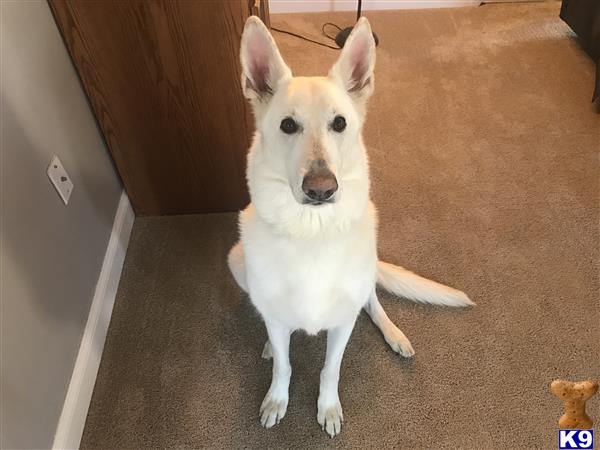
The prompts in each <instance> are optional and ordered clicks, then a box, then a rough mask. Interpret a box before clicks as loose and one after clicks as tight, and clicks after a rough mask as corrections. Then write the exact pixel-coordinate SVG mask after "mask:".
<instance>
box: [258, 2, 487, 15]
mask: <svg viewBox="0 0 600 450" xmlns="http://www.w3.org/2000/svg"><path fill="white" fill-rule="evenodd" d="M480 3H481V0H364V1H363V3H362V10H363V11H379V10H387V9H421V8H455V7H460V6H477V5H479V4H480ZM357 5H358V2H357V0H269V11H270V13H271V14H277V13H294V12H319V11H321V12H322V11H356V7H357Z"/></svg>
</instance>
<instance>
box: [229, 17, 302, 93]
mask: <svg viewBox="0 0 600 450" xmlns="http://www.w3.org/2000/svg"><path fill="white" fill-rule="evenodd" d="M240 60H241V62H242V90H243V91H244V96H245V97H246V98H247V99H249V100H251V101H252V102H253V103H254V102H255V101H260V102H265V101H268V100H269V99H270V98H271V96H272V95H273V93H274V92H275V91H276V90H277V86H278V85H279V83H281V81H283V80H286V79H289V78H291V76H292V72H291V70H290V68H289V67H288V66H286V64H285V62H283V58H282V57H281V55H280V54H279V50H278V49H277V45H276V44H275V40H274V39H273V37H272V36H271V33H269V30H267V27H266V26H265V25H264V24H263V23H262V22H261V20H260V19H259V18H258V17H256V16H251V17H249V18H248V20H246V25H245V26H244V32H243V34H242V44H241V50H240Z"/></svg>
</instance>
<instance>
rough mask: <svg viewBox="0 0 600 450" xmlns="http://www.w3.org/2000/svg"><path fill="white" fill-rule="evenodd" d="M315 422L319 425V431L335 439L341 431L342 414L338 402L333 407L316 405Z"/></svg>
mask: <svg viewBox="0 0 600 450" xmlns="http://www.w3.org/2000/svg"><path fill="white" fill-rule="evenodd" d="M317 422H319V425H321V430H323V431H325V432H326V433H327V434H328V435H329V436H330V437H332V438H333V437H335V436H337V435H338V434H340V432H341V431H342V423H343V422H344V414H343V413H342V405H341V404H340V402H339V400H338V401H336V402H335V403H334V404H333V405H322V404H321V402H319V404H318V409H317Z"/></svg>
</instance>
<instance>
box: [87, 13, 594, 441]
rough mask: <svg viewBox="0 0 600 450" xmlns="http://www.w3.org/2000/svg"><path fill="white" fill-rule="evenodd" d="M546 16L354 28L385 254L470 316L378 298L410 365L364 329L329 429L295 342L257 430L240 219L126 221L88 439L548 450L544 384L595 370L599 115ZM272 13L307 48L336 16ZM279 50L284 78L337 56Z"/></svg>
mask: <svg viewBox="0 0 600 450" xmlns="http://www.w3.org/2000/svg"><path fill="white" fill-rule="evenodd" d="M558 11H559V3H538V4H509V5H488V6H482V7H478V8H465V9H452V10H437V11H436V10H429V11H399V12H385V13H369V14H368V17H369V18H370V19H371V21H372V24H373V27H374V29H375V30H376V32H377V33H378V34H379V36H380V38H381V45H380V47H379V49H378V63H377V70H376V76H377V81H376V94H375V96H374V98H373V101H372V102H371V105H370V115H369V119H368V121H367V125H366V130H365V139H366V143H367V145H368V148H369V151H370V155H371V162H372V179H373V198H374V200H375V202H376V204H377V205H378V206H379V211H380V218H381V226H380V236H381V238H380V243H379V248H380V255H381V257H382V258H383V259H385V260H389V261H392V262H395V263H398V264H402V265H404V266H407V267H409V268H410V269H413V270H415V271H417V272H418V273H420V274H423V275H425V276H429V277H432V278H434V279H437V280H440V281H443V282H447V283H449V284H451V285H454V286H456V287H458V288H461V289H464V290H465V291H466V292H467V293H468V294H469V295H470V296H471V298H472V299H474V300H475V301H476V302H477V303H478V306H477V307H476V308H474V309H472V310H465V311H456V310H449V309H443V308H434V307H428V306H422V305H415V304H412V303H409V302H406V301H402V300H399V299H395V298H392V297H391V296H389V295H386V294H382V303H383V305H384V307H385V308H386V310H387V311H388V314H389V316H390V317H391V318H392V320H394V321H395V322H396V323H398V324H399V326H400V328H401V329H402V330H403V331H404V332H405V333H406V334H407V335H408V337H409V338H410V339H411V341H412V343H413V345H414V346H415V350H416V352H417V354H416V356H415V357H414V358H413V359H412V360H410V361H407V360H403V359H401V358H400V357H399V356H398V355H396V354H394V353H393V352H392V351H391V350H390V349H389V348H388V347H387V346H386V345H385V343H384V341H383V339H382V338H381V336H380V334H379V333H378V331H377V330H376V329H375V327H374V326H373V325H372V324H371V323H370V321H369V320H368V318H367V317H366V316H365V315H364V314H363V315H361V316H360V318H359V320H358V322H357V325H356V328H355V330H354V333H353V335H352V338H351V341H350V344H349V346H348V348H347V351H346V356H345V359H344V363H343V367H342V382H341V392H340V397H341V401H342V404H343V407H344V415H345V418H346V423H345V424H344V428H343V431H342V434H341V436H339V437H338V438H336V439H335V440H333V441H332V440H330V439H329V438H328V437H327V436H326V435H325V434H324V433H323V432H322V431H321V430H320V428H319V426H318V424H317V421H316V399H317V389H318V381H319V370H320V367H321V365H322V363H323V360H324V349H325V347H324V344H325V341H324V336H323V335H320V336H319V337H316V338H315V337H312V338H311V337H307V336H305V335H302V334H301V333H296V334H295V335H294V336H293V339H292V348H291V355H292V366H293V370H294V372H293V376H292V384H291V389H290V404H289V408H288V413H287V416H286V417H285V419H284V420H283V421H282V423H281V424H280V425H278V426H277V427H276V428H274V429H272V430H269V431H266V430H263V429H262V428H261V427H260V426H259V422H258V408H259V405H260V403H261V400H262V398H263V396H264V394H265V392H266V390H267V388H268V384H269V380H270V371H271V364H270V362H268V361H264V360H262V359H261V358H260V353H261V350H262V346H263V344H264V341H265V336H266V333H265V330H264V327H263V325H262V323H261V320H260V318H259V317H258V315H257V313H256V312H255V311H254V310H253V308H252V307H251V305H250V303H249V301H248V299H247V298H245V297H244V296H243V295H242V294H241V292H240V290H239V289H238V288H237V287H236V285H235V283H234V281H233V279H232V277H231V276H230V274H229V272H228V271H227V269H226V254H227V251H228V250H229V248H230V246H231V245H232V244H233V243H234V241H235V240H236V223H235V222H236V219H235V215H234V214H224V215H206V216H185V217H156V218H138V219H137V220H136V223H135V227H134V230H133V235H132V239H131V243H130V248H129V252H128V254H127V260H126V264H125V269H124V272H123V277H122V280H121V285H120V288H119V293H118V298H117V302H116V305H115V309H114V314H113V319H112V323H111V326H110V331H109V335H108V339H107V342H106V348H105V351H104V355H103V359H102V365H101V368H100V372H99V375H98V381H97V383H96V388H95V391H94V396H93V401H92V404H91V407H90V410H89V415H88V419H87V425H86V429H85V433H84V437H83V442H82V447H83V448H103V449H106V448H150V447H157V448H158V447H160V448H174V447H178V448H181V447H186V448H191V447H196V448H198V447H209V448H254V449H265V448H274V447H280V448H302V449H305V448H320V447H325V446H332V447H340V448H427V449H433V448H469V449H475V448H477V449H501V448H502V449H503V448H525V447H527V448H556V447H557V443H556V428H557V426H556V424H557V419H558V417H559V415H560V413H561V408H562V407H561V404H560V403H559V401H558V400H557V399H556V398H554V397H552V396H551V394H550V393H549V391H548V383H549V382H550V381H551V380H553V379H554V378H557V377H561V378H567V379H585V378H594V379H598V378H600V356H599V347H598V343H599V342H600V334H599V323H600V305H599V303H598V302H599V283H598V268H599V267H598V261H599V258H598V257H599V255H598V252H599V250H598V244H599V242H598V237H599V229H598V224H599V217H598V211H599V207H598V206H599V205H598V199H599V186H598V183H599V175H600V173H599V168H598V154H599V150H600V117H599V116H598V115H596V114H595V113H594V108H593V106H592V104H591V103H590V98H591V94H592V85H593V72H594V70H593V65H592V62H591V61H590V60H589V59H588V57H587V56H586V55H585V54H584V53H583V51H582V50H581V48H580V46H579V43H578V41H577V40H576V39H575V38H574V36H573V34H572V33H571V32H570V31H569V30H568V28H567V26H566V25H564V24H563V23H562V22H561V21H560V20H559V19H558ZM272 20H273V24H274V25H276V26H278V27H281V28H285V29H288V30H293V31H297V32H301V33H304V34H307V35H311V36H314V37H318V36H319V34H320V28H321V24H322V23H323V22H326V21H334V22H337V23H338V24H340V25H345V24H348V23H351V15H349V14H328V15H323V14H315V15H299V16H291V15H288V16H277V17H273V19H272ZM276 38H277V40H278V42H279V43H280V44H281V49H282V53H283V55H284V58H286V59H287V61H289V63H290V65H291V67H292V69H293V70H295V71H296V73H298V74H305V75H312V74H322V73H324V72H326V70H327V69H328V68H329V66H330V64H331V63H332V62H333V61H334V58H335V57H336V56H337V53H336V52H335V51H333V50H329V49H326V48H322V47H318V46H315V45H312V44H309V43H306V42H303V41H300V40H298V39H295V38H293V37H290V36H286V35H280V34H279V35H276ZM599 397H600V396H596V398H595V399H594V400H592V401H591V402H590V404H589V406H588V409H589V411H590V413H591V414H592V415H593V416H595V418H596V420H597V421H598V422H600V408H599V405H600V398H599Z"/></svg>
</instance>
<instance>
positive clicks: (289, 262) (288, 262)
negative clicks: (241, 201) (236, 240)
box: [240, 205, 377, 334]
mask: <svg viewBox="0 0 600 450" xmlns="http://www.w3.org/2000/svg"><path fill="white" fill-rule="evenodd" d="M240 226H241V231H242V233H241V234H242V246H243V248H244V253H245V257H246V268H247V277H248V288H249V293H250V298H251V300H252V302H253V303H254V305H255V306H256V308H257V309H258V310H259V312H260V313H261V314H262V315H263V317H265V318H266V319H270V320H274V321H277V322H279V323H281V324H282V325H285V326H287V327H289V328H291V329H303V330H306V331H307V332H308V333H310V334H315V333H317V332H318V331H319V330H322V329H330V328H333V327H336V326H338V325H340V324H342V323H348V321H353V320H354V319H355V318H356V315H357V314H358V313H359V311H360V309H361V308H362V307H363V306H364V305H365V303H366V301H367V300H368V298H369V294H370V292H371V290H372V289H373V286H374V284H375V278H376V270H377V268H376V265H377V255H376V243H375V219H374V212H373V211H372V210H368V212H367V214H366V215H365V217H364V219H363V220H362V221H360V222H358V223H357V224H356V225H355V226H353V227H351V228H350V229H348V230H345V231H333V230H332V231H331V232H330V233H327V234H326V235H320V236H318V237H315V238H305V239H294V238H291V237H288V236H284V235H281V234H278V233H276V232H274V231H273V229H272V227H270V226H269V225H267V224H266V223H265V222H264V221H263V220H262V219H261V218H260V217H259V216H258V215H257V214H256V212H255V210H254V208H253V206H252V205H250V206H249V207H248V208H247V209H246V210H245V211H243V212H242V213H241V215H240Z"/></svg>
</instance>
